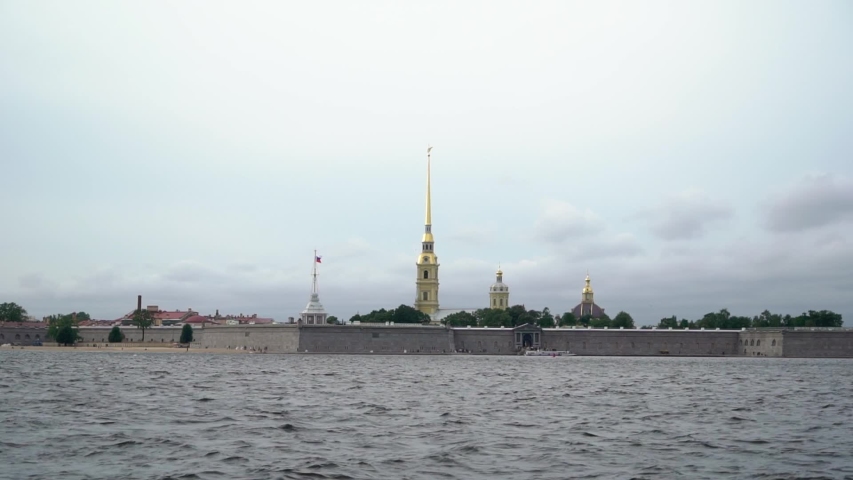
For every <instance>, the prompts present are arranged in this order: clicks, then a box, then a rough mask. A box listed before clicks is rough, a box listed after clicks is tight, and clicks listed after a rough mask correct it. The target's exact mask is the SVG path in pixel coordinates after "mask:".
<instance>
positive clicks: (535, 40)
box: [0, 1, 853, 324]
mask: <svg viewBox="0 0 853 480" xmlns="http://www.w3.org/2000/svg"><path fill="white" fill-rule="evenodd" d="M851 45H853V4H851V3H850V2H844V1H839V2H829V1H818V2H785V1H767V2H762V1H753V2H740V1H731V2H725V1H721V2H678V1H676V2H624V3H623V2H604V1H596V2H568V1H559V2H545V1H541V2H521V1H518V2H497V1H482V2H475V1H469V2H458V1H447V2H441V1H436V2H349V1H341V2H332V1H319V2H252V1H244V2H212V1H182V2H166V1H150V2H110V1H104V2H88V1H76V2H67V1H56V2H49V1H27V2H23V1H16V2H13V1H0V162H2V163H0V180H2V181H0V185H2V186H1V187H0V225H2V234H0V302H2V301H14V302H17V303H19V304H21V305H23V306H24V307H25V308H27V309H28V310H29V312H30V313H32V314H34V315H37V316H39V317H40V316H42V315H46V314H50V313H56V312H69V311H73V310H78V311H79V310H85V311H88V312H90V313H92V314H93V316H95V317H97V318H106V319H110V318H116V317H118V316H120V315H122V314H124V313H126V312H127V311H129V310H131V309H132V308H134V307H135V303H136V295H137V294H142V295H143V302H144V303H145V304H156V305H159V306H160V307H161V308H166V309H178V308H180V309H185V308H187V307H192V308H193V309H195V310H197V311H201V312H203V313H212V312H213V311H214V310H215V309H217V308H218V309H219V310H220V311H221V312H223V313H225V312H230V313H244V314H251V313H257V314H259V315H261V316H272V317H274V318H276V319H277V320H285V319H286V318H287V317H289V316H294V315H296V314H297V313H298V312H299V311H300V310H301V309H302V308H303V307H304V305H305V303H306V302H307V301H308V296H309V292H310V286H311V278H310V273H311V266H312V260H313V259H312V255H313V250H314V249H315V248H316V249H317V250H318V252H319V254H320V255H322V256H323V264H322V265H321V267H322V269H321V276H320V284H321V285H320V297H321V300H322V301H323V303H324V304H325V306H326V308H327V310H328V311H329V312H330V313H331V314H335V315H338V316H341V317H345V318H349V316H351V315H353V314H354V313H356V312H358V311H360V312H362V313H364V312H367V311H370V310H372V309H375V308H380V307H386V308H388V307H394V306H396V305H399V304H401V303H407V304H411V303H413V302H414V299H415V289H414V279H415V275H416V272H415V260H416V257H417V253H418V252H419V251H420V243H419V242H420V237H421V233H422V232H423V221H424V189H425V178H424V177H425V170H426V168H425V167H426V158H425V151H426V147H427V145H428V144H431V145H433V146H434V149H433V192H432V193H433V225H434V226H433V232H434V233H435V236H436V253H437V254H438V256H439V260H440V262H441V269H440V274H439V277H440V280H441V293H440V301H441V305H442V306H443V307H481V306H486V305H487V301H488V294H487V290H488V286H489V284H490V283H492V282H493V281H494V272H495V270H496V268H497V265H498V263H499V262H500V265H501V266H502V268H503V270H504V273H505V276H504V279H505V281H506V282H507V283H508V284H509V285H510V288H511V301H512V302H513V303H523V304H525V305H526V306H527V307H528V308H537V309H539V308H542V307H546V306H547V307H550V308H551V310H552V311H554V312H556V313H559V312H563V311H565V310H568V309H569V308H571V307H572V306H573V305H575V304H576V303H578V301H579V299H580V291H581V288H582V287H583V279H584V276H585V275H586V272H587V271H589V272H590V275H591V277H592V279H593V286H594V288H595V291H596V300H597V302H598V303H599V304H601V305H602V306H603V307H604V308H605V309H606V311H607V312H608V313H610V314H611V315H613V314H615V313H617V312H618V311H619V310H625V311H628V312H629V313H631V314H632V315H633V316H634V318H635V319H636V320H637V322H638V323H639V324H652V323H657V321H658V320H659V319H660V318H661V317H664V316H670V315H673V314H675V315H678V316H679V317H686V318H696V317H699V316H701V315H702V314H704V313H706V312H709V311H716V310H719V309H720V308H724V307H727V308H729V309H730V310H731V311H732V312H733V313H735V314H743V315H754V314H757V313H759V312H760V311H761V310H764V309H765V308H767V309H770V310H771V311H774V312H781V313H792V314H797V313H800V312H802V311H804V310H808V309H831V310H834V311H837V312H840V313H842V314H843V315H844V317H845V319H846V323H847V324H850V322H851V321H853V295H851V293H853V135H851V132H853V127H851V126H852V125H853V89H851V85H853V55H851Z"/></svg>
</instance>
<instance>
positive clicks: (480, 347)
mask: <svg viewBox="0 0 853 480" xmlns="http://www.w3.org/2000/svg"><path fill="white" fill-rule="evenodd" d="M110 329H111V328H110V327H81V328H80V329H79V332H80V336H81V337H82V342H81V343H83V344H92V343H101V344H104V343H108V336H109V332H110ZM121 331H122V332H123V333H124V335H125V337H126V340H125V341H126V342H132V343H139V342H142V331H141V330H139V329H137V328H134V327H121ZM522 331H524V332H528V333H535V334H537V341H539V344H538V345H539V346H540V347H541V348H542V349H545V350H561V351H565V350H568V351H571V352H572V353H575V354H578V355H593V356H667V355H669V356H750V357H753V356H767V357H792V358H853V329H833V330H828V329H772V328H768V329H750V330H677V329H676V330H661V329H636V330H635V329H631V330H621V329H620V330H616V329H587V328H574V329H573V328H546V329H542V328H538V327H534V326H532V325H526V326H522V327H518V328H448V327H443V326H432V325H383V324H378V325H377V324H361V325H293V324H287V325H283V324H272V325H205V326H204V327H203V328H200V327H195V328H194V329H193V337H194V341H193V345H194V348H241V349H242V348H245V349H255V350H260V351H265V352H268V353H303V354H304V353H308V354H312V353H336V354H368V355H369V354H386V355H388V354H399V355H448V354H452V353H461V352H464V353H469V354H474V355H517V354H518V353H519V341H518V338H520V335H521V332H522ZM46 336H47V329H46V328H44V327H40V328H36V327H34V326H25V327H21V326H18V325H3V326H0V343H14V344H19V345H32V344H33V343H34V342H36V340H41V341H46ZM180 337H181V327H152V328H149V329H146V331H145V344H152V345H157V344H171V343H177V342H178V341H179V340H180Z"/></svg>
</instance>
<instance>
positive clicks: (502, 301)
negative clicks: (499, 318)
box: [501, 298, 504, 307]
mask: <svg viewBox="0 0 853 480" xmlns="http://www.w3.org/2000/svg"><path fill="white" fill-rule="evenodd" d="M501 306H502V307H503V306H504V299H503V298H502V299H501Z"/></svg>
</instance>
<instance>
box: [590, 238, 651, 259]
mask: <svg viewBox="0 0 853 480" xmlns="http://www.w3.org/2000/svg"><path fill="white" fill-rule="evenodd" d="M641 253H643V247H642V246H640V244H639V242H638V241H637V238H636V237H634V236H633V235H631V234H629V233H621V234H618V235H615V236H612V237H606V238H601V239H599V240H595V241H591V242H587V244H586V245H584V246H583V247H582V248H581V251H580V254H581V256H583V257H584V258H587V259H603V258H614V257H615V258H619V257H635V256H637V255H639V254H641Z"/></svg>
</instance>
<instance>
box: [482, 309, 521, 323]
mask: <svg viewBox="0 0 853 480" xmlns="http://www.w3.org/2000/svg"><path fill="white" fill-rule="evenodd" d="M474 316H475V317H477V322H478V324H479V325H480V326H482V327H512V326H513V323H512V316H511V315H510V312H508V311H507V310H499V309H493V308H481V309H479V310H477V311H476V312H475V313H474Z"/></svg>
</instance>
